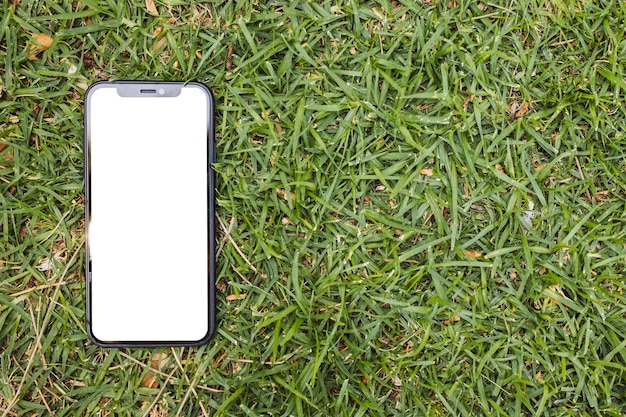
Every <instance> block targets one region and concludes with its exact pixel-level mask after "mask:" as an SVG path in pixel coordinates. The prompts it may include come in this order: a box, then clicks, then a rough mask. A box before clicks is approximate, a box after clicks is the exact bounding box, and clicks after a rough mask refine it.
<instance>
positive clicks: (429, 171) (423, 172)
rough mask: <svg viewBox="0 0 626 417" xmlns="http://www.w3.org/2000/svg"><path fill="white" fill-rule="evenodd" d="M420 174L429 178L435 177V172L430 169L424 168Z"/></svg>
mask: <svg viewBox="0 0 626 417" xmlns="http://www.w3.org/2000/svg"><path fill="white" fill-rule="evenodd" d="M420 174H422V175H426V176H427V177H432V176H433V170H432V169H430V168H422V169H420Z"/></svg>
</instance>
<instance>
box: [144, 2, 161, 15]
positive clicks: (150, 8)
mask: <svg viewBox="0 0 626 417" xmlns="http://www.w3.org/2000/svg"><path fill="white" fill-rule="evenodd" d="M146 9H148V13H150V14H151V15H153V16H158V15H159V11H158V10H157V8H156V6H155V5H154V0H146Z"/></svg>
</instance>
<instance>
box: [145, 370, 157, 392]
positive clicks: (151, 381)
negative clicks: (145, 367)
mask: <svg viewBox="0 0 626 417" xmlns="http://www.w3.org/2000/svg"><path fill="white" fill-rule="evenodd" d="M141 385H143V386H144V387H148V388H156V387H158V386H159V383H158V381H157V380H156V377H155V376H154V374H153V373H152V372H148V373H147V374H146V376H144V377H143V379H142V380H141Z"/></svg>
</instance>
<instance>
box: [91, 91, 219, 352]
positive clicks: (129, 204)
mask: <svg viewBox="0 0 626 417" xmlns="http://www.w3.org/2000/svg"><path fill="white" fill-rule="evenodd" d="M152 85H153V84H150V85H149V86H144V85H137V86H136V88H135V87H133V84H116V83H103V84H100V85H96V86H97V87H98V88H92V90H91V91H90V93H89V94H88V97H87V108H88V111H87V113H86V117H87V119H86V124H85V125H86V142H87V143H86V146H87V151H88V156H87V160H88V169H87V176H88V181H89V186H88V210H89V215H88V221H89V223H88V225H87V227H88V234H87V236H88V254H89V259H88V262H89V263H90V264H89V267H88V273H89V274H90V277H88V279H89V283H90V284H89V285H90V288H89V289H88V309H89V310H90V311H88V323H89V325H90V327H91V329H90V333H91V334H90V336H91V337H92V338H93V339H95V341H96V342H100V343H103V344H106V343H121V344H125V343H129V344H131V345H132V344H133V343H140V344H141V343H145V344H148V345H150V344H151V343H152V342H155V343H156V344H159V343H163V342H173V343H180V342H183V343H185V342H186V343H193V342H198V341H201V340H202V339H203V338H206V337H207V335H208V334H209V333H210V330H211V329H210V318H209V316H210V308H211V306H210V300H209V285H210V277H209V249H210V248H209V238H210V237H209V220H208V219H209V204H210V202H209V191H208V189H209V187H208V183H207V181H208V180H207V178H208V175H207V174H208V171H209V163H210V161H209V146H210V145H211V146H212V144H209V135H208V131H209V125H210V120H209V118H210V117H211V116H210V115H211V114H212V108H210V106H211V105H212V104H211V103H212V101H211V100H210V93H208V90H206V88H204V87H202V86H200V85H195V84H189V85H182V84H178V85H175V84H169V85H168V89H167V94H164V92H165V91H166V90H164V89H162V88H160V87H159V86H158V85H157V86H156V88H147V87H150V86H152ZM172 85H174V87H172ZM144 87H146V88H144ZM211 256H212V255H211Z"/></svg>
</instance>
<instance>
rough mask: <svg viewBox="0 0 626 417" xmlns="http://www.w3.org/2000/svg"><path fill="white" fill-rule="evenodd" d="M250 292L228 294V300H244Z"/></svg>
mask: <svg viewBox="0 0 626 417" xmlns="http://www.w3.org/2000/svg"><path fill="white" fill-rule="evenodd" d="M247 295H248V294H245V293H244V294H229V295H227V296H226V301H235V300H243V299H244V298H246V296H247Z"/></svg>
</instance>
